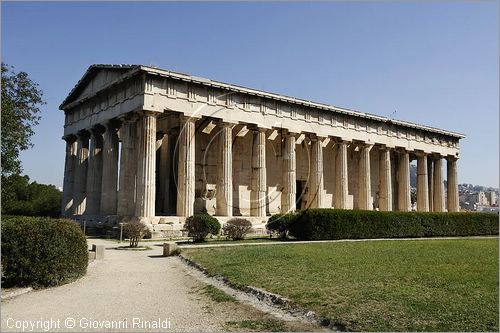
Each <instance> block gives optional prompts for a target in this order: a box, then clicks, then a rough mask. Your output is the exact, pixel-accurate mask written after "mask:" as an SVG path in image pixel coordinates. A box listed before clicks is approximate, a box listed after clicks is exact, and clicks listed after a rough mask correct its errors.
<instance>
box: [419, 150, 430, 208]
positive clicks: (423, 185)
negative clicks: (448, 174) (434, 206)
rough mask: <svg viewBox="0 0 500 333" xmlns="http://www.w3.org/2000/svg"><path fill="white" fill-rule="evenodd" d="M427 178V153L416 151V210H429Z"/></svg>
mask: <svg viewBox="0 0 500 333" xmlns="http://www.w3.org/2000/svg"><path fill="white" fill-rule="evenodd" d="M428 186H429V179H428V175H427V154H425V153H422V152H420V153H417V211H419V212H428V211H429V187H428Z"/></svg>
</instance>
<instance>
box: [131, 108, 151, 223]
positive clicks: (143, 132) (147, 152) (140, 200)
mask: <svg viewBox="0 0 500 333" xmlns="http://www.w3.org/2000/svg"><path fill="white" fill-rule="evenodd" d="M137 126H138V140H137V142H138V146H137V185H136V188H137V197H136V204H135V216H138V217H151V216H155V199H156V179H155V178H156V115H154V114H153V113H149V112H144V113H143V114H142V115H141V117H140V119H139V121H138V125H137Z"/></svg>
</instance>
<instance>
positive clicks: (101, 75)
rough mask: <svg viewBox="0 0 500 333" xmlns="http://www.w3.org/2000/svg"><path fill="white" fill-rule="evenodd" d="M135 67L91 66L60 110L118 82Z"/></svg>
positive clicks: (135, 66)
mask: <svg viewBox="0 0 500 333" xmlns="http://www.w3.org/2000/svg"><path fill="white" fill-rule="evenodd" d="M137 67H139V66H137V65H92V66H90V67H89V68H88V69H87V71H86V72H85V74H84V75H83V76H82V78H81V79H80V80H79V81H78V83H77V84H76V85H75V87H74V88H73V89H72V90H71V92H70V93H69V95H68V96H67V97H66V99H65V100H64V101H63V102H62V104H61V106H60V108H61V109H64V108H65V106H66V105H68V104H71V103H73V102H76V101H79V100H82V99H84V98H88V97H90V96H92V95H93V94H95V93H96V92H98V91H99V90H102V89H103V88H104V87H106V86H107V85H109V84H111V83H112V82H114V81H116V80H118V79H119V78H120V77H121V76H122V75H123V74H125V73H127V72H129V71H131V70H132V69H134V68H137Z"/></svg>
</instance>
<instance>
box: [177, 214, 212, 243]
mask: <svg viewBox="0 0 500 333" xmlns="http://www.w3.org/2000/svg"><path fill="white" fill-rule="evenodd" d="M184 228H185V229H186V230H187V231H188V236H189V237H193V241H194V242H203V241H205V238H206V237H207V235H208V234H212V235H217V234H218V233H219V231H220V223H219V221H217V219H216V218H215V217H213V216H210V215H208V214H194V215H193V216H190V217H188V218H187V219H186V224H185V225H184Z"/></svg>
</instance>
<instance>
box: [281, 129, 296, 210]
mask: <svg viewBox="0 0 500 333" xmlns="http://www.w3.org/2000/svg"><path fill="white" fill-rule="evenodd" d="M296 168H297V161H296V156H295V136H294V135H293V134H291V133H286V134H285V149H284V151H283V190H282V192H281V213H283V214H286V213H288V212H293V211H295V209H296V195H297V174H296Z"/></svg>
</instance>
